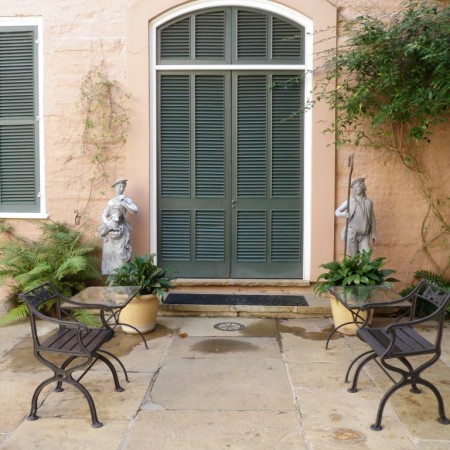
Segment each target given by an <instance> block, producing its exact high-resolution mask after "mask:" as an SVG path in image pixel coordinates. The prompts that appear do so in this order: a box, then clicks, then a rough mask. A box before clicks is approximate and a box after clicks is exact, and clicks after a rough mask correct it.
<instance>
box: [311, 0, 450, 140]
mask: <svg viewBox="0 0 450 450" xmlns="http://www.w3.org/2000/svg"><path fill="white" fill-rule="evenodd" d="M402 6H403V9H402V10H400V11H399V12H397V13H394V14H392V15H391V16H389V17H373V16H370V15H364V16H359V17H357V18H356V19H355V21H354V22H352V23H350V24H347V26H346V27H345V29H344V34H345V36H346V44H345V45H344V46H343V47H340V48H339V52H338V53H335V52H333V53H329V54H327V55H326V56H325V59H326V63H325V64H326V67H332V69H331V70H328V72H327V75H326V77H325V80H324V81H323V83H322V84H321V86H320V87H319V93H318V95H317V98H318V99H324V100H326V101H327V102H328V103H329V104H330V106H332V107H333V108H334V109H335V110H336V112H337V113H338V114H337V117H338V119H337V121H336V123H335V124H334V127H333V131H335V132H337V133H338V142H337V143H338V144H343V143H345V142H352V141H353V142H354V143H356V144H359V143H361V141H362V139H364V138H366V137H367V136H366V134H365V133H364V132H363V133H361V131H360V128H361V126H362V125H363V124H365V123H369V124H370V127H371V129H372V131H375V132H376V133H386V132H388V131H386V130H388V129H389V128H390V124H392V123H394V124H395V123H400V124H402V125H406V131H407V135H408V137H409V138H414V139H418V140H429V138H430V135H431V131H430V128H431V127H432V126H433V125H434V124H436V123H438V122H442V121H444V120H445V119H446V117H447V115H448V112H449V107H450V76H449V73H450V38H449V36H450V7H449V6H443V7H439V6H438V5H433V4H430V2H427V1H423V0H417V1H416V0H414V1H408V2H406V3H403V4H402ZM335 81H337V88H336V89H335V90H333V91H330V90H328V88H329V86H330V83H331V82H335ZM384 127H386V128H384ZM357 130H359V132H357ZM350 136H351V137H350Z"/></svg>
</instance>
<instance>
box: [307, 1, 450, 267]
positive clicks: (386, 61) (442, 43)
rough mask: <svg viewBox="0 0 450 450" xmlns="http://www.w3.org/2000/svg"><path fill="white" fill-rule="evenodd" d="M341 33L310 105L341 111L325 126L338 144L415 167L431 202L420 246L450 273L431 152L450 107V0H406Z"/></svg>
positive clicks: (350, 23)
mask: <svg viewBox="0 0 450 450" xmlns="http://www.w3.org/2000/svg"><path fill="white" fill-rule="evenodd" d="M374 11H376V12H374ZM340 35H341V37H342V41H343V44H342V45H339V46H338V47H337V48H335V47H333V48H331V49H330V50H328V51H325V52H323V53H321V54H319V55H317V57H318V58H319V59H322V61H321V63H320V64H319V65H320V66H321V70H322V71H323V73H324V76H323V77H321V79H320V80H319V82H318V84H317V85H316V86H315V90H314V98H315V100H314V101H313V102H312V103H310V105H309V106H310V107H311V106H314V103H315V102H321V101H323V102H326V103H327V104H328V105H329V106H330V108H332V109H333V110H334V111H335V113H336V114H335V117H336V119H335V121H334V123H332V124H331V125H330V126H329V127H328V129H327V130H326V131H328V132H330V133H332V134H333V135H334V136H335V137H336V139H335V144H336V145H337V147H341V146H344V145H346V144H351V145H356V146H367V147H371V148H375V149H379V150H381V149H386V150H389V151H390V152H392V153H393V154H394V155H395V156H396V157H398V158H399V159H400V161H401V162H402V163H403V165H404V166H405V168H406V169H407V170H409V171H411V173H412V175H413V176H414V178H415V180H416V184H417V187H418V190H419V192H420V194H421V196H422V198H423V200H424V202H426V208H425V211H426V213H425V214H424V217H423V221H422V224H421V225H420V237H419V238H420V240H421V245H420V246H418V248H419V249H420V251H421V252H423V253H424V254H425V256H426V258H427V259H428V261H429V263H430V265H431V266H432V270H433V271H435V272H437V273H440V274H444V273H445V272H446V271H447V269H448V268H449V267H450V258H440V257H437V256H438V255H441V254H442V251H447V253H448V242H449V236H450V223H449V221H448V214H446V211H447V209H448V205H449V201H450V199H449V198H438V197H437V196H436V189H435V183H436V181H435V179H433V177H432V176H431V171H432V169H433V167H432V168H431V170H430V167H429V165H430V163H431V164H432V163H433V161H432V158H427V157H426V151H427V150H428V147H427V144H428V143H429V142H430V140H431V137H432V131H433V130H434V128H433V127H434V126H435V125H437V124H439V123H441V122H444V121H446V120H447V119H448V114H449V111H450V77H449V73H450V39H449V36H450V6H449V5H448V2H445V3H444V2H437V1H433V0H408V1H405V2H403V3H401V5H400V8H399V9H398V10H397V11H394V12H390V13H383V12H380V10H373V9H372V11H367V13H364V14H362V15H360V16H359V17H356V18H355V19H353V20H342V21H341V32H340ZM441 260H442V261H443V262H440V261H441ZM438 261H439V263H438Z"/></svg>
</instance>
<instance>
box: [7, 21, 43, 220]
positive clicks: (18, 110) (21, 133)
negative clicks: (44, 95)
mask: <svg viewBox="0 0 450 450" xmlns="http://www.w3.org/2000/svg"><path fill="white" fill-rule="evenodd" d="M35 41H36V31H35V29H34V28H33V27H15V28H14V29H13V28H12V27H11V31H3V30H2V31H0V211H2V212H38V211H39V198H38V186H39V178H38V173H37V172H36V170H37V167H38V142H39V139H38V124H37V115H38V105H37V55H36V43H35Z"/></svg>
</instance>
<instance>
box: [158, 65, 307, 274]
mask: <svg viewBox="0 0 450 450" xmlns="http://www.w3.org/2000/svg"><path fill="white" fill-rule="evenodd" d="M292 77H293V74H292V73H280V72H277V71H274V72H257V71H254V72H251V71H235V72H234V71H233V72H232V71H228V72H220V71H215V72H186V73H180V72H177V73H174V72H162V73H160V74H159V76H158V89H159V105H158V121H159V123H158V129H159V137H158V148H159V150H158V165H159V170H158V176H159V182H158V186H159V193H158V258H159V261H160V263H161V264H162V265H164V266H165V267H170V268H172V269H173V270H175V272H176V274H177V276H178V277H180V278H184V277H192V278H301V274H302V234H303V232H302V212H303V200H302V186H303V117H302V115H299V114H298V111H299V105H301V104H302V102H303V87H302V85H301V84H297V83H289V80H291V79H292ZM274 85H275V87H273V86H274Z"/></svg>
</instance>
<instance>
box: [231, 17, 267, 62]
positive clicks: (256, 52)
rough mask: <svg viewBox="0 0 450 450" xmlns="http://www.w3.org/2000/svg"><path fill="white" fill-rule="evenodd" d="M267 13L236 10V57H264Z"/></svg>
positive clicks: (265, 54) (265, 55) (265, 53)
mask: <svg viewBox="0 0 450 450" xmlns="http://www.w3.org/2000/svg"><path fill="white" fill-rule="evenodd" d="M267 20H268V17H267V14H261V13H255V12H250V11H238V12H237V57H238V59H240V58H242V59H266V58H267V56H268V49H267Z"/></svg>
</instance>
